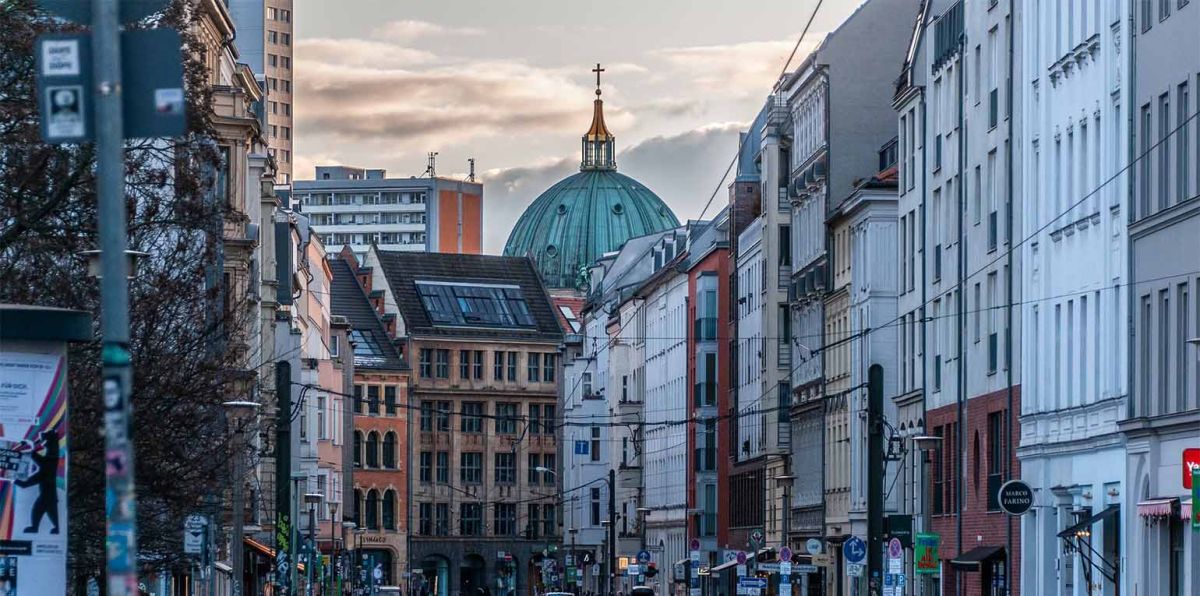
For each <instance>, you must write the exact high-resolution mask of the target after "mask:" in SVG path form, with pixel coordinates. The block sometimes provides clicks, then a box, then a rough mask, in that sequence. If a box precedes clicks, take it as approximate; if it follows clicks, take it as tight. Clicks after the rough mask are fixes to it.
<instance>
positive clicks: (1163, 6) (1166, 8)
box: [1158, 0, 1171, 21]
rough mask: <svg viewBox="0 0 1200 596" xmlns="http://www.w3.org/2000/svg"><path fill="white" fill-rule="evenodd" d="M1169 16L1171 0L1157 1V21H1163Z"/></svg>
mask: <svg viewBox="0 0 1200 596" xmlns="http://www.w3.org/2000/svg"><path fill="white" fill-rule="evenodd" d="M1169 16H1171V0H1158V20H1160V21H1165V20H1167V17H1169Z"/></svg>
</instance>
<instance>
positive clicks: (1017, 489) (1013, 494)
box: [996, 480, 1033, 515]
mask: <svg viewBox="0 0 1200 596" xmlns="http://www.w3.org/2000/svg"><path fill="white" fill-rule="evenodd" d="M996 501H997V502H998V503H999V504H1000V509H1002V510H1003V511H1004V512H1005V513H1007V514H1009V515H1024V514H1025V512H1027V511H1029V508H1030V507H1033V489H1032V488H1030V487H1029V485H1028V484H1026V483H1025V481H1023V480H1009V481H1008V482H1005V483H1004V484H1002V485H1000V489H999V490H998V491H996Z"/></svg>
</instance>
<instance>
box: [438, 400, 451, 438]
mask: <svg viewBox="0 0 1200 596" xmlns="http://www.w3.org/2000/svg"><path fill="white" fill-rule="evenodd" d="M450 407H451V406H450V402H448V401H439V402H438V403H437V410H438V411H437V429H438V432H441V433H447V432H450V412H451V411H452V410H451V409H450Z"/></svg>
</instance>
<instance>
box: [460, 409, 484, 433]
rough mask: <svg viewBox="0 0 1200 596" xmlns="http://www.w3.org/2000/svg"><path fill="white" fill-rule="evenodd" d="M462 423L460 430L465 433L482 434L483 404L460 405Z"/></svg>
mask: <svg viewBox="0 0 1200 596" xmlns="http://www.w3.org/2000/svg"><path fill="white" fill-rule="evenodd" d="M461 418H462V423H461V426H460V430H462V431H463V432H465V433H481V432H483V402H478V401H465V402H463V403H462V413H461Z"/></svg>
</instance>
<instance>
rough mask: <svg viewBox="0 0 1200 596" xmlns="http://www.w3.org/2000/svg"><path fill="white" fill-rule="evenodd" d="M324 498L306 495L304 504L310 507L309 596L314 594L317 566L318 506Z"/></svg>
mask: <svg viewBox="0 0 1200 596" xmlns="http://www.w3.org/2000/svg"><path fill="white" fill-rule="evenodd" d="M323 497H324V495H321V494H320V493H304V504H305V505H308V560H307V564H306V565H305V566H304V567H305V571H306V572H307V575H308V588H307V590H306V592H307V593H308V596H312V593H313V586H312V583H313V567H315V566H316V565H314V564H313V561H314V560H315V559H316V554H317V505H319V504H320V503H321V499H322V498H323Z"/></svg>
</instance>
